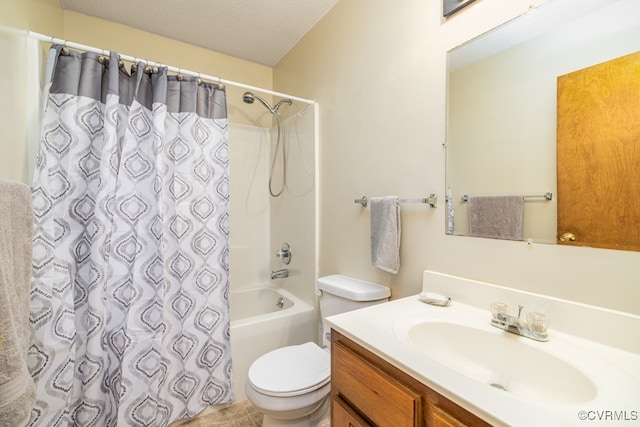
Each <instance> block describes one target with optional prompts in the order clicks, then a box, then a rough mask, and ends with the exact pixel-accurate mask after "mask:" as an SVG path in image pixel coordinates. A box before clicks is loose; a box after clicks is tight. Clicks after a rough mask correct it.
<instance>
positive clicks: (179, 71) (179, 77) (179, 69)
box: [176, 68, 184, 82]
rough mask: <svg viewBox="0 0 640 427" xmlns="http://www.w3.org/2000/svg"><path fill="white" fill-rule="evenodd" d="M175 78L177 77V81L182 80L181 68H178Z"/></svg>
mask: <svg viewBox="0 0 640 427" xmlns="http://www.w3.org/2000/svg"><path fill="white" fill-rule="evenodd" d="M176 79H178V81H179V82H181V81H182V80H184V76H183V75H182V68H178V75H177V76H176Z"/></svg>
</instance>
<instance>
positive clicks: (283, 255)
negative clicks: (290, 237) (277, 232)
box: [276, 242, 291, 265]
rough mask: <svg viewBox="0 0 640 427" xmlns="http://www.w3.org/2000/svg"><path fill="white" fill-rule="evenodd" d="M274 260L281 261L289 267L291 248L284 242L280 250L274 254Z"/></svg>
mask: <svg viewBox="0 0 640 427" xmlns="http://www.w3.org/2000/svg"><path fill="white" fill-rule="evenodd" d="M276 258H278V259H282V262H283V263H284V264H285V265H289V263H290V262H291V246H289V244H288V243H287V242H284V243H283V244H282V247H281V248H280V250H279V251H277V252H276Z"/></svg>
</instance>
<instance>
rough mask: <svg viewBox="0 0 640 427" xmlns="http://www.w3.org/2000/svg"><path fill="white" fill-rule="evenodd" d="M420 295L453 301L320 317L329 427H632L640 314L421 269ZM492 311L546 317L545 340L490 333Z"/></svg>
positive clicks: (637, 415)
mask: <svg viewBox="0 0 640 427" xmlns="http://www.w3.org/2000/svg"><path fill="white" fill-rule="evenodd" d="M423 290H425V291H428V292H438V293H444V292H445V291H446V292H447V295H448V296H450V297H452V299H453V302H452V303H451V305H450V306H448V307H436V306H432V305H428V304H425V303H423V302H421V301H420V300H419V298H418V295H416V296H412V297H407V298H402V299H398V300H394V301H391V302H388V303H384V304H380V305H376V306H372V307H368V308H364V309H362V310H356V311H353V312H349V313H345V314H340V315H336V316H331V317H329V318H327V319H326V321H327V322H328V323H329V324H330V325H331V327H332V340H331V355H332V358H331V363H332V365H331V369H332V371H331V384H332V386H331V387H332V388H331V399H332V411H333V412H332V425H333V426H337V427H338V426H339V427H342V426H368V425H376V426H393V427H398V426H427V427H431V426H433V427H445V426H486V425H494V426H507V425H518V426H541V425H549V426H555V425H558V426H560V425H561V426H572V425H575V426H580V425H585V420H588V421H592V424H599V425H600V424H602V425H636V424H638V423H640V405H639V404H638V402H640V316H635V315H631V314H627V313H622V312H614V311H611V310H604V309H599V308H597V307H591V306H585V305H584V304H577V303H573V302H571V301H565V300H559V299H556V298H550V297H546V296H544V295H537V294H531V293H527V292H522V291H517V290H514V289H510V288H504V287H500V286H496V285H492V284H488V283H482V282H477V281H473V280H469V279H464V278H458V277H454V276H449V275H446V274H441V273H435V272H429V271H425V273H424V279H423ZM495 301H500V302H503V303H506V304H507V305H509V306H510V308H509V309H508V312H509V313H514V311H515V313H514V316H517V314H518V312H519V311H522V315H523V317H524V316H525V315H526V313H528V312H542V313H545V315H546V316H548V317H549V318H550V319H551V326H550V328H549V330H548V341H547V342H544V341H537V340H534V339H530V338H527V337H525V336H520V335H517V334H515V333H512V332H509V331H507V330H504V329H501V328H499V327H495V326H496V325H495V324H493V325H492V322H491V319H492V315H491V312H490V310H489V306H490V305H491V303H492V302H495ZM519 305H522V306H523V307H524V309H519V307H518V306H519ZM514 309H515V310H514ZM523 322H524V321H523ZM494 323H495V322H494ZM598 422H601V423H598Z"/></svg>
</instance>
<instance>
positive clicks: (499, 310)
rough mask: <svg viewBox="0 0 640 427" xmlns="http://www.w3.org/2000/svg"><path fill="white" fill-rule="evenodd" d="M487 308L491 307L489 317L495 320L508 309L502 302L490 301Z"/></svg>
mask: <svg viewBox="0 0 640 427" xmlns="http://www.w3.org/2000/svg"><path fill="white" fill-rule="evenodd" d="M489 308H490V309H491V317H493V318H494V319H496V320H500V319H499V316H500V315H504V314H506V313H507V310H509V306H508V305H507V304H505V303H503V302H492V303H491V305H490V306H489Z"/></svg>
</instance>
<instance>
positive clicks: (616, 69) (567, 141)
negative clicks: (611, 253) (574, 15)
mask: <svg viewBox="0 0 640 427" xmlns="http://www.w3.org/2000/svg"><path fill="white" fill-rule="evenodd" d="M557 126H558V130H557V177H558V189H557V192H558V230H557V231H558V234H557V236H558V243H559V244H567V245H572V246H591V247H598V248H608V249H623V250H636V251H637V250H640V52H636V53H633V54H630V55H626V56H623V57H620V58H616V59H612V60H610V61H607V62H604V63H601V64H598V65H594V66H592V67H588V68H584V69H581V70H578V71H575V72H572V73H569V74H565V75H563V76H560V77H558V123H557ZM570 235H573V236H575V237H574V238H573V239H572V238H568V237H567V236H570ZM563 236H564V237H563Z"/></svg>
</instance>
